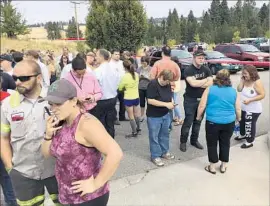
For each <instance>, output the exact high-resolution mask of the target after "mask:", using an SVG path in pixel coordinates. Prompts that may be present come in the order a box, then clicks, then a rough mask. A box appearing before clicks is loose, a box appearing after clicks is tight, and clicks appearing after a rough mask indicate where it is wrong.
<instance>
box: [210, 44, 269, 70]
mask: <svg viewBox="0 0 270 206" xmlns="http://www.w3.org/2000/svg"><path fill="white" fill-rule="evenodd" d="M214 50H215V51H218V52H221V53H223V54H225V56H227V57H229V58H232V59H237V60H240V61H261V62H269V53H266V52H261V51H260V50H259V49H257V48H256V47H255V46H253V45H249V44H219V45H217V46H216V47H215V49H214ZM264 69H269V67H266V68H264Z"/></svg>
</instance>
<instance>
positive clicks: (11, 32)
mask: <svg viewBox="0 0 270 206" xmlns="http://www.w3.org/2000/svg"><path fill="white" fill-rule="evenodd" d="M0 10H1V21H0V27H1V34H6V35H7V37H8V38H16V37H17V35H24V34H27V33H29V30H28V29H27V26H26V21H25V20H23V19H22V16H21V14H20V13H19V12H18V11H17V10H16V8H14V7H13V6H12V5H11V0H1V3H0Z"/></svg>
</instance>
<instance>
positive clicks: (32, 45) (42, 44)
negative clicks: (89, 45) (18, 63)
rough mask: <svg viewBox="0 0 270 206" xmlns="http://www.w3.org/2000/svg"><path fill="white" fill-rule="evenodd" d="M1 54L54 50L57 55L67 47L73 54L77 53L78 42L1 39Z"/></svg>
mask: <svg viewBox="0 0 270 206" xmlns="http://www.w3.org/2000/svg"><path fill="white" fill-rule="evenodd" d="M0 40H1V53H5V52H7V51H8V50H11V49H14V50H16V51H22V50H23V49H24V50H29V49H36V50H41V51H47V50H53V51H54V52H55V54H60V53H61V52H62V48H63V47H64V46H67V47H68V48H69V50H70V51H71V52H76V42H70V41H64V40H23V39H22V40H19V39H8V38H1V39H0Z"/></svg>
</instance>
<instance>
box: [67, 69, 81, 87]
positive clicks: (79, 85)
mask: <svg viewBox="0 0 270 206" xmlns="http://www.w3.org/2000/svg"><path fill="white" fill-rule="evenodd" d="M70 74H71V76H72V78H73V80H74V81H75V83H76V84H77V86H78V87H79V88H80V89H81V90H82V82H83V77H84V75H83V76H82V78H81V82H80V84H79V83H78V82H77V81H76V79H75V77H74V76H73V74H72V72H71V71H70Z"/></svg>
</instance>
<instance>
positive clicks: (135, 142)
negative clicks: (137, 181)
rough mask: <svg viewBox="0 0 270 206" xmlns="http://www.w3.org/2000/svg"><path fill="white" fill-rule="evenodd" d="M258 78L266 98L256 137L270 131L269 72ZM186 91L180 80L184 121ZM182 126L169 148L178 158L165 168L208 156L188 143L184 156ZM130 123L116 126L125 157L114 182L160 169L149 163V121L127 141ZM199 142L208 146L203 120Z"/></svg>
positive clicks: (235, 77)
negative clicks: (181, 135)
mask: <svg viewBox="0 0 270 206" xmlns="http://www.w3.org/2000/svg"><path fill="white" fill-rule="evenodd" d="M259 75H260V77H261V79H262V81H263V84H264V87H265V90H266V97H265V99H264V100H263V101H262V102H263V113H262V114H261V115H260V117H259V120H258V123H257V136H259V135H262V134H265V133H267V131H269V71H260V72H259ZM240 77H241V72H238V73H237V74H232V75H231V80H232V83H233V87H235V88H236V86H237V84H238V82H239V81H240ZM184 91H185V81H184V80H182V81H181V91H180V96H181V100H180V101H181V102H180V106H181V114H182V117H183V118H184V111H183V93H184ZM180 130H181V126H177V127H174V128H173V131H172V132H171V135H170V148H171V152H172V153H173V154H174V155H175V156H176V159H175V160H173V161H170V162H169V163H167V164H166V165H170V164H175V163H179V162H185V161H188V160H191V159H195V158H197V157H201V156H204V155H206V154H207V153H206V152H207V151H206V149H204V150H198V149H196V148H194V147H192V146H191V145H189V144H188V147H187V152H185V153H183V152H181V151H180V150H179V138H180ZM130 131H131V129H130V125H129V122H121V125H120V126H116V137H115V139H116V141H117V142H118V143H119V144H120V146H121V148H122V149H123V151H124V158H123V160H122V162H121V164H120V167H119V169H118V170H117V173H116V174H115V175H114V177H113V179H118V178H122V177H126V176H129V175H136V174H141V173H147V172H149V171H150V170H153V169H157V167H156V166H155V165H154V164H153V163H152V162H151V161H150V152H149V139H148V130H147V124H146V121H144V122H143V124H142V135H140V136H139V137H138V138H132V139H126V138H125V134H128V133H130ZM199 141H200V142H201V143H202V144H203V146H204V147H206V140H205V120H203V122H202V125H201V130H200V137H199ZM236 143H237V142H236V141H235V140H234V139H232V141H231V144H232V145H235V144H236Z"/></svg>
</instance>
